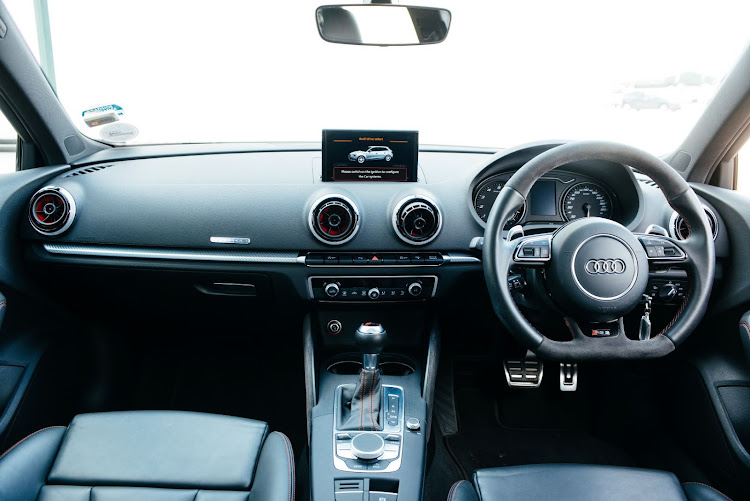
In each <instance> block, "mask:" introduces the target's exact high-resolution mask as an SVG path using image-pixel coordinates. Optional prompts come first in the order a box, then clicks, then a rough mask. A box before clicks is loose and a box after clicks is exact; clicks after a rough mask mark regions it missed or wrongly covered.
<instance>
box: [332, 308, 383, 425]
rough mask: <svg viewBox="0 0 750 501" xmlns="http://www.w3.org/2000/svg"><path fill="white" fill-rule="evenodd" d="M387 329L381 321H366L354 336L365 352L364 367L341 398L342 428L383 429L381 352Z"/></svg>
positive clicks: (363, 356)
mask: <svg viewBox="0 0 750 501" xmlns="http://www.w3.org/2000/svg"><path fill="white" fill-rule="evenodd" d="M386 337H387V333H386V331H385V329H384V328H383V326H382V325H380V324H378V323H375V322H366V323H364V324H362V325H360V326H359V328H358V329H357V332H356V333H355V334H354V339H355V341H356V342H357V345H359V349H360V351H361V352H362V370H361V371H360V373H359V381H358V382H357V384H356V385H354V386H352V387H351V388H350V389H348V391H345V392H344V393H345V394H344V395H343V397H344V398H343V399H342V404H343V407H344V408H343V409H341V410H342V414H343V416H344V419H343V425H342V426H341V427H340V428H339V429H340V430H359V431H380V430H382V429H383V423H382V413H381V411H380V408H381V402H382V401H383V388H382V387H381V384H380V369H379V368H378V367H379V362H380V353H381V352H382V351H383V347H384V346H385V340H386Z"/></svg>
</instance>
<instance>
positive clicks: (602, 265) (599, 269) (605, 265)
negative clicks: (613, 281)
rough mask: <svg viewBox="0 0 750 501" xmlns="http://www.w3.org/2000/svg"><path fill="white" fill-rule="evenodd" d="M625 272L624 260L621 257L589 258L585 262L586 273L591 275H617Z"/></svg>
mask: <svg viewBox="0 0 750 501" xmlns="http://www.w3.org/2000/svg"><path fill="white" fill-rule="evenodd" d="M623 272H625V261H623V260H622V259H590V260H589V262H588V263H586V273H590V274H592V275H619V274H620V273H623Z"/></svg>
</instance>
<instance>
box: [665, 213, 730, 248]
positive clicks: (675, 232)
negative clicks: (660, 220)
mask: <svg viewBox="0 0 750 501" xmlns="http://www.w3.org/2000/svg"><path fill="white" fill-rule="evenodd" d="M703 210H705V211H706V219H708V225H709V226H710V227H711V233H712V234H713V237H714V240H716V235H717V233H718V232H719V223H718V221H717V220H716V214H714V212H713V211H712V210H711V209H709V208H708V207H706V206H705V205H704V206H703ZM669 232H670V233H671V234H672V236H673V237H674V238H676V239H677V240H686V239H687V237H689V236H690V228H689V227H688V224H687V222H686V221H685V219H684V218H683V217H682V216H680V215H679V214H677V212H672V217H671V218H669Z"/></svg>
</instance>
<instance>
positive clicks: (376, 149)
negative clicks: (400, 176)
mask: <svg viewBox="0 0 750 501" xmlns="http://www.w3.org/2000/svg"><path fill="white" fill-rule="evenodd" d="M392 159H393V151H391V149H390V148H389V147H387V146H370V147H369V148H367V151H362V150H357V151H352V152H351V153H349V160H351V161H352V162H354V161H356V162H357V163H360V164H363V163H365V162H366V161H368V160H385V161H386V162H390V161H391V160H392Z"/></svg>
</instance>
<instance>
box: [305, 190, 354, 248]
mask: <svg viewBox="0 0 750 501" xmlns="http://www.w3.org/2000/svg"><path fill="white" fill-rule="evenodd" d="M309 224H310V230H311V231H312V233H313V235H314V236H315V238H317V239H318V240H320V241H321V242H324V243H326V244H329V245H341V244H344V243H346V242H348V241H349V240H351V239H352V238H354V235H355V234H356V233H357V230H358V229H359V210H358V209H357V206H356V205H355V204H354V202H352V201H351V200H350V199H348V198H347V197H345V196H343V195H326V196H325V197H323V198H321V199H318V200H317V201H316V202H315V203H314V204H313V206H312V209H310V217H309Z"/></svg>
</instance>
